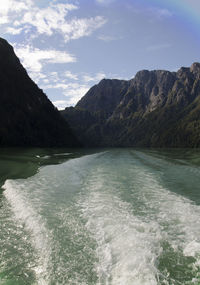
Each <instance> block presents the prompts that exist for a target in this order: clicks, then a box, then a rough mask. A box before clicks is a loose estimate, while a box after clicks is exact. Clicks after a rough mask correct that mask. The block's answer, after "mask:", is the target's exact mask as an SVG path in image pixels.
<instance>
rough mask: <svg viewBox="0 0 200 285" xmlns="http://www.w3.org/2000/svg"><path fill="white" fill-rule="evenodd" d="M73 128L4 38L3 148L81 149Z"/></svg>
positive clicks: (0, 59) (0, 51) (0, 68)
mask: <svg viewBox="0 0 200 285" xmlns="http://www.w3.org/2000/svg"><path fill="white" fill-rule="evenodd" d="M79 145H80V143H79V142H78V140H77V138H76V137H75V136H74V134H73V133H72V131H71V129H70V127H69V125H68V124H67V122H66V121H65V120H63V118H62V117H61V116H60V114H59V112H58V110H57V109H56V108H55V107H54V106H53V104H52V103H51V102H50V100H49V99H48V98H47V96H46V95H45V94H44V93H43V91H42V90H41V89H39V88H38V86H37V85H36V84H35V83H34V82H33V80H32V79H31V78H30V77H29V76H28V73H27V72H26V70H25V69H24V67H23V66H22V64H21V63H20V60H19V59H18V57H17V56H16V54H15V52H14V49H13V47H12V46H11V45H10V44H9V43H8V42H7V41H6V40H5V39H3V38H0V146H28V147H30V146H32V147H53V146H56V147H61V146H62V147H64V146H65V147H72V146H79Z"/></svg>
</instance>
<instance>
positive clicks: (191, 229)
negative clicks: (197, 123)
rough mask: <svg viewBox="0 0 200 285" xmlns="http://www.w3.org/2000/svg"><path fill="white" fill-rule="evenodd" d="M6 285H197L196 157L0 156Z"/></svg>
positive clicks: (0, 261)
mask: <svg viewBox="0 0 200 285" xmlns="http://www.w3.org/2000/svg"><path fill="white" fill-rule="evenodd" d="M0 177H1V178H0V179H1V180H0V183H1V185H2V189H3V190H2V191H1V192H0V285H2V284H3V285H8V284H9V285H29V284H30V285H31V284H34V285H36V284H41V285H75V284H80V285H87V284H88V285H90V284H91V285H92V284H98V285H156V284H158V285H166V284H167V285H179V284H182V285H186V284H187V285H190V284H191V285H192V284H193V285H199V284H200V151H197V150H187V149H186V150H141V149H131V148H130V149H104V150H98V151H95V150H90V151H89V150H84V151H83V150H75V151H74V150H69V149H67V150H66V149H63V150H61V149H60V150H56V149H51V150H48V149H46V150H44V149H29V150H24V149H20V150H19V149H12V150H10V149H2V150H0Z"/></svg>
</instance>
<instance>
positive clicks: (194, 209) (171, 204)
mask: <svg viewBox="0 0 200 285" xmlns="http://www.w3.org/2000/svg"><path fill="white" fill-rule="evenodd" d="M140 175H141V179H142V185H143V187H141V189H140V191H141V193H143V196H142V199H143V200H144V202H145V205H146V211H147V213H148V214H149V215H147V216H146V219H149V218H151V219H152V220H154V221H155V222H157V223H158V224H159V225H160V227H161V231H162V232H163V234H165V238H167V239H168V240H169V241H170V243H171V245H173V248H174V249H177V248H178V247H180V246H181V247H182V248H183V253H184V254H185V255H187V256H198V257H199V258H200V251H199V249H200V206H198V205H195V204H194V203H193V202H192V201H191V200H189V199H187V198H185V197H183V196H180V195H178V194H176V193H172V192H170V191H168V190H167V189H165V188H163V186H162V185H161V184H160V183H159V181H158V180H157V179H156V177H155V176H154V175H153V174H152V173H151V174H148V173H145V172H143V173H142V171H141V170H140ZM133 196H134V193H133ZM166 225H167V231H165V227H166Z"/></svg>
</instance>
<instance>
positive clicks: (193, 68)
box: [190, 62, 200, 74]
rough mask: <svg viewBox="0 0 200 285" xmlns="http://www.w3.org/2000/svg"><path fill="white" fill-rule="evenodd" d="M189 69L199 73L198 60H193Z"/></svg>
mask: <svg viewBox="0 0 200 285" xmlns="http://www.w3.org/2000/svg"><path fill="white" fill-rule="evenodd" d="M190 71H191V72H192V73H199V74H200V63H199V62H194V63H193V64H192V65H191V67H190Z"/></svg>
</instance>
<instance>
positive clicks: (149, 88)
mask: <svg viewBox="0 0 200 285" xmlns="http://www.w3.org/2000/svg"><path fill="white" fill-rule="evenodd" d="M111 97H112V99H110V98H111ZM108 102H112V104H109V103H108ZM72 113H73V115H72ZM83 114H84V116H86V114H87V118H89V117H90V119H85V117H84V116H83ZM62 115H63V116H64V117H65V118H67V119H68V120H69V123H70V125H71V127H72V129H73V130H74V131H75V133H76V134H77V135H78V136H79V139H80V140H81V141H82V142H83V143H84V144H85V145H88V146H91V145H92V146H152V147H153V146H156V147H200V63H194V64H192V66H191V67H190V68H184V67H182V68H181V69H180V70H178V71H177V72H169V71H163V70H155V71H148V70H142V71H140V72H138V73H137V74H136V76H135V77H134V78H133V79H132V80H130V81H119V80H118V81H116V80H103V81H101V82H100V83H99V84H98V85H96V86H94V87H93V88H91V90H90V91H89V92H88V93H87V94H86V95H85V96H84V97H83V98H82V99H81V100H80V101H79V102H78V104H77V105H76V106H75V108H71V109H69V108H66V109H65V110H64V111H63V112H62ZM85 122H87V123H85Z"/></svg>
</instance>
